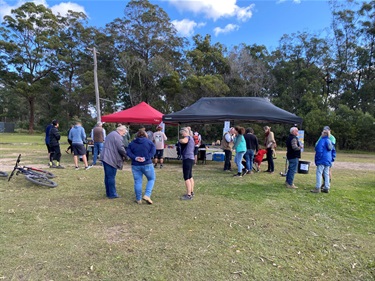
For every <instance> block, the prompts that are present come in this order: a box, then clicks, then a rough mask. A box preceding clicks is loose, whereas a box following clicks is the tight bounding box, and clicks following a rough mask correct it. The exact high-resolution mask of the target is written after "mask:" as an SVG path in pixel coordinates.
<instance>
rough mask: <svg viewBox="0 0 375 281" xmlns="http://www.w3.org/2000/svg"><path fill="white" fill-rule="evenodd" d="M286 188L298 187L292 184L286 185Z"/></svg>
mask: <svg viewBox="0 0 375 281" xmlns="http://www.w3.org/2000/svg"><path fill="white" fill-rule="evenodd" d="M286 188H291V189H297V188H298V187H297V186H295V185H294V184H292V185H290V184H286Z"/></svg>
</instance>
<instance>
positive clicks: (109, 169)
mask: <svg viewBox="0 0 375 281" xmlns="http://www.w3.org/2000/svg"><path fill="white" fill-rule="evenodd" d="M126 133H127V130H126V127H125V126H119V127H117V129H116V131H113V132H111V133H109V134H108V135H107V137H106V139H105V142H104V147H103V151H102V157H101V159H100V160H101V161H102V163H103V168H104V185H105V191H106V195H107V197H108V198H110V199H114V198H118V197H119V196H118V194H117V191H116V173H117V170H122V167H123V165H124V160H125V158H126V152H125V148H124V145H123V142H122V141H123V136H124V135H125V134H126Z"/></svg>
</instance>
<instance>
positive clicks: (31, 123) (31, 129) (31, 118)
mask: <svg viewBox="0 0 375 281" xmlns="http://www.w3.org/2000/svg"><path fill="white" fill-rule="evenodd" d="M28 102H29V109H30V115H29V134H30V135H32V134H34V114H35V98H34V97H29V98H28Z"/></svg>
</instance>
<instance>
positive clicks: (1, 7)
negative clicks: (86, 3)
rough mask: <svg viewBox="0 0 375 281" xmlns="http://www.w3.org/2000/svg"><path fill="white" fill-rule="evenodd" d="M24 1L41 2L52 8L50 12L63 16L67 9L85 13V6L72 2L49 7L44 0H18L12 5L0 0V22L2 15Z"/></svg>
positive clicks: (38, 3)
mask: <svg viewBox="0 0 375 281" xmlns="http://www.w3.org/2000/svg"><path fill="white" fill-rule="evenodd" d="M26 2H34V3H35V4H36V5H40V4H42V5H44V6H46V7H47V8H50V9H51V10H52V12H53V13H54V14H56V15H57V14H58V13H60V15H62V16H65V15H66V14H67V13H68V11H69V10H72V11H75V12H83V13H85V14H86V12H85V8H84V7H83V6H80V5H78V4H75V3H72V2H62V3H60V4H58V5H54V6H51V7H49V6H48V4H47V1H45V0H34V1H25V0H20V1H18V2H17V3H15V4H14V5H10V4H8V3H7V2H6V1H4V0H0V22H2V21H3V17H4V16H6V15H10V14H11V10H13V9H17V8H19V7H20V6H22V5H23V4H24V3H26ZM86 15H87V14H86Z"/></svg>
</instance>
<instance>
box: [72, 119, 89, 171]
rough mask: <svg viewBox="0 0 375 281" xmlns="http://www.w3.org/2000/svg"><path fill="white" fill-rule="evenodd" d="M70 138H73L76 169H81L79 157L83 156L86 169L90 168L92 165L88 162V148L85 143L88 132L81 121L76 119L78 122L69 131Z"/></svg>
mask: <svg viewBox="0 0 375 281" xmlns="http://www.w3.org/2000/svg"><path fill="white" fill-rule="evenodd" d="M69 139H71V140H72V147H73V154H74V156H73V160H74V165H75V169H76V170H79V167H78V157H79V156H82V161H83V163H84V165H85V170H88V169H90V168H91V167H92V166H89V165H88V164H87V156H86V148H85V146H84V145H83V144H84V143H85V142H86V133H85V129H83V127H82V123H81V121H76V124H75V125H74V127H73V128H72V129H71V130H70V132H69Z"/></svg>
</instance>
